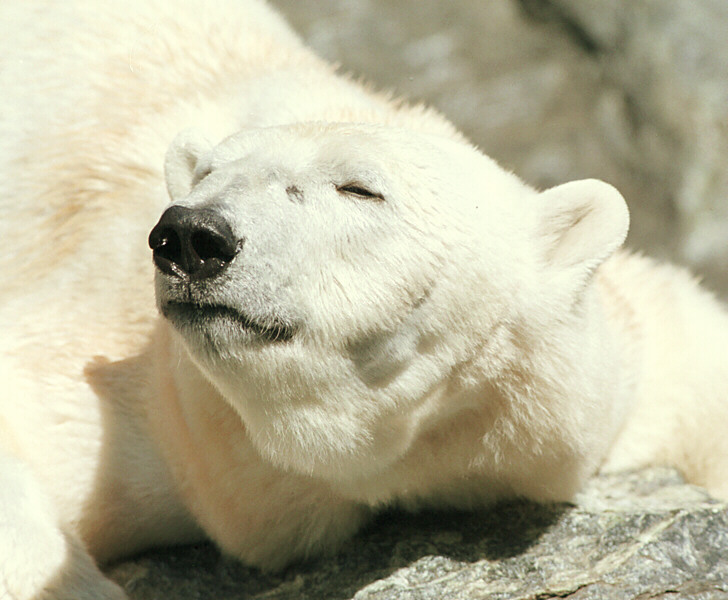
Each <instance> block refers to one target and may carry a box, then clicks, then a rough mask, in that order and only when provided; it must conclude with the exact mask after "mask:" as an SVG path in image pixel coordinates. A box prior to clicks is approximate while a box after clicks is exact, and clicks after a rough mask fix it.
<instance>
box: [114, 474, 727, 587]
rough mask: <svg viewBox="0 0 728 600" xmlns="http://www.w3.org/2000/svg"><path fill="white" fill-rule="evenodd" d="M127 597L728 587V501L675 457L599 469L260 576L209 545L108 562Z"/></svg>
mask: <svg viewBox="0 0 728 600" xmlns="http://www.w3.org/2000/svg"><path fill="white" fill-rule="evenodd" d="M110 575H111V576H112V577H113V578H114V579H115V580H116V581H117V582H118V583H120V584H121V585H123V586H124V587H125V589H126V591H127V592H128V593H129V595H130V596H131V598H133V599H135V600H151V599H152V598H154V599H157V598H174V599H177V600H193V599H195V600H201V599H210V600H213V599H215V600H220V599H230V600H238V599H239V600H242V599H243V598H245V599H261V600H262V599H264V598H265V599H270V600H294V599H296V600H334V599H336V600H344V599H352V600H430V599H432V600H456V599H457V600H470V599H486V598H487V599H490V600H517V599H518V600H526V599H528V600H546V599H548V598H573V599H579V600H586V599H595V600H596V599H600V600H611V599H613V600H625V599H628V598H644V599H647V598H663V597H664V598H668V597H669V598H670V599H672V600H681V599H688V598H689V599H691V600H697V599H705V600H709V599H711V600H712V599H718V598H728V505H726V504H725V503H721V502H718V501H715V500H713V499H711V498H710V497H709V496H708V495H707V494H706V493H705V492H704V491H702V490H700V489H699V488H696V487H694V486H690V485H686V484H684V483H683V482H682V480H681V479H680V477H679V476H678V475H677V474H676V473H675V472H674V471H672V470H670V469H651V470H646V471H642V472H637V473H627V474H618V475H610V476H600V477H598V478H595V479H594V480H593V481H592V482H591V484H590V485H589V486H588V487H587V489H586V490H585V491H584V492H583V493H582V494H580V495H579V497H578V498H577V500H576V503H575V505H546V506H544V505H537V504H532V503H528V502H513V503H508V504H502V505H499V506H497V507H495V508H493V509H491V510H481V511H475V512H468V513H458V512H426V513H422V514H418V515H412V514H408V513H403V512H397V511H390V512H387V513H385V514H383V515H382V516H381V517H379V518H378V519H377V520H376V521H375V522H374V523H373V524H372V525H370V526H369V527H368V528H366V529H365V530H364V531H363V532H362V533H360V534H359V535H358V536H356V537H355V538H354V539H353V540H351V542H349V543H347V544H345V546H344V547H343V548H342V549H341V551H340V552H339V553H338V554H336V555H334V556H331V557H324V558H321V559H318V560H316V561H314V562H311V563H308V564H305V565H297V566H294V567H291V568H290V569H288V570H287V571H286V572H284V573H281V574H274V575H271V574H262V573H261V572H260V571H258V570H255V569H249V568H246V567H244V566H242V565H240V564H237V563H235V562H232V561H230V560H226V559H224V558H222V557H220V556H219V555H218V553H217V552H216V550H215V549H214V548H213V547H212V546H209V545H199V546H192V547H188V548H180V549H174V550H167V551H162V552H156V553H152V554H148V555H145V556H143V557H140V558H138V559H136V560H134V561H130V562H125V563H122V564H119V565H116V566H115V567H113V568H111V570H110Z"/></svg>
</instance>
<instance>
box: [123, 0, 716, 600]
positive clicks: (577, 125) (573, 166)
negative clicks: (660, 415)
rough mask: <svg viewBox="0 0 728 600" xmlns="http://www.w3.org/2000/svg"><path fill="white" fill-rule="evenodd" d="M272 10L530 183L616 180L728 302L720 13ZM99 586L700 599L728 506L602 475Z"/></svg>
mask: <svg viewBox="0 0 728 600" xmlns="http://www.w3.org/2000/svg"><path fill="white" fill-rule="evenodd" d="M271 1H272V3H273V4H274V5H276V6H278V7H279V8H280V9H281V10H282V12H283V13H284V14H286V15H287V16H288V18H289V20H290V21H291V23H292V24H293V25H294V27H295V28H296V29H297V30H298V31H299V32H301V34H302V35H303V37H304V38H305V39H306V40H307V41H308V43H309V44H310V45H311V46H312V47H313V48H315V49H316V50H317V51H318V52H319V53H320V54H321V55H323V56H324V57H326V58H328V59H330V60H332V61H337V62H339V63H340V64H341V69H342V70H343V71H348V72H351V73H353V74H355V75H357V76H363V77H365V78H366V79H367V80H369V81H370V82H372V83H374V84H375V85H377V86H378V87H380V88H386V89H392V90H396V91H397V92H398V93H399V94H401V95H404V96H407V97H409V98H411V99H413V100H422V101H425V102H427V103H428V104H432V105H434V106H436V107H438V108H439V109H440V110H441V111H442V112H444V113H445V114H446V115H448V116H449V117H450V118H451V119H452V120H453V121H454V122H455V123H456V124H457V125H458V126H459V127H460V128H461V129H462V130H463V131H464V132H465V133H466V134H467V135H468V136H469V137H470V138H471V139H472V140H473V141H474V142H475V143H476V144H478V145H479V146H480V147H481V148H482V149H483V150H484V151H485V152H486V153H487V154H489V155H491V156H493V157H494V158H496V159H497V160H498V161H499V162H500V163H501V164H502V165H504V166H505V167H507V168H509V169H512V170H514V171H515V172H516V173H518V174H519V175H521V176H522V177H523V178H524V179H526V180H527V181H529V182H530V183H532V184H534V185H536V186H539V187H542V188H545V187H549V186H551V185H554V184H558V183H561V182H564V181H567V180H570V179H577V178H585V177H598V178H601V179H604V180H606V181H609V182H611V183H613V184H614V185H615V186H617V187H618V188H619V189H620V190H621V191H622V193H623V194H624V196H625V198H626V199H627V201H628V203H629V205H630V210H631V213H632V228H631V233H630V238H629V240H628V244H629V245H630V246H631V247H633V248H640V249H643V250H645V251H646V252H647V253H649V254H651V255H653V256H658V257H661V258H666V259H670V260H673V261H675V262H679V263H682V264H685V265H689V266H691V267H692V268H693V269H695V270H696V271H697V272H699V273H701V274H702V275H703V276H704V279H705V282H706V284H707V285H708V286H709V287H712V288H713V289H714V290H716V291H718V292H719V293H721V294H723V295H724V297H725V296H726V295H727V294H728V2H726V0H659V1H657V0H654V1H652V0H478V1H473V0H306V1H301V0H271ZM109 573H110V574H111V576H112V577H113V578H115V579H116V580H117V581H118V582H119V583H121V584H122V585H123V586H124V587H125V589H126V590H127V592H128V593H129V595H130V596H131V597H132V598H133V599H136V600H147V599H153V598H154V599H156V598H169V599H170V600H171V599H179V600H192V599H196V600H197V599H210V600H225V599H230V600H237V599H244V598H245V599H248V598H250V599H260V600H262V599H270V600H284V599H285V600H294V599H296V600H297V599H301V600H329V599H330V600H334V599H336V600H339V599H341V600H345V599H356V600H375V599H376V600H385V599H386V600H390V599H392V600H425V599H432V600H455V599H458V600H461V599H462V600H468V599H476V598H477V599H485V598H488V599H494V600H507V599H508V600H511V599H513V600H515V599H519V600H547V599H549V598H570V599H578V600H586V599H608V600H609V599H614V600H624V599H627V598H640V599H647V598H670V599H691V600H712V599H719V598H728V505H726V504H725V503H721V502H717V501H715V500H712V499H710V498H709V497H708V496H707V495H706V494H705V493H704V492H702V491H701V490H699V489H697V488H694V487H692V486H688V485H685V484H684V483H683V482H682V481H681V480H680V478H679V476H678V475H677V474H676V473H674V472H672V471H669V470H665V469H653V470H648V471H645V472H641V473H626V474H622V475H614V476H609V477H606V476H602V477H599V478H596V479H595V480H594V481H593V482H592V484H591V485H590V487H589V488H588V489H587V490H586V491H585V492H584V493H583V494H581V496H580V497H579V498H578V499H577V501H576V502H575V505H573V506H572V505H568V506H567V505H558V506H538V505H534V504H529V503H522V502H517V503H511V504H506V505H502V506H499V507H496V508H494V509H493V510H489V511H479V512H475V513H466V514H462V513H426V514H421V515H408V514H405V513H401V512H397V511H390V512H387V513H385V514H384V515H382V516H381V517H380V518H379V519H378V520H376V521H375V522H374V523H373V524H372V525H371V526H369V527H368V528H367V529H365V531H363V532H362V533H361V534H360V535H359V536H357V537H356V538H355V539H354V540H352V541H351V543H349V544H347V545H346V547H345V548H343V549H342V550H341V552H340V553H339V554H337V555H336V556H333V557H327V558H322V559H319V560H317V561H315V562H311V563H308V564H303V565H297V566H294V567H292V568H290V569H289V570H287V571H286V572H284V573H280V574H275V575H269V574H263V573H260V572H259V571H256V570H254V569H248V568H246V567H243V566H242V565H239V564H237V563H234V562H231V561H228V560H225V559H224V558H221V557H220V556H219V555H218V554H217V552H216V551H215V549H214V548H213V547H212V546H210V545H200V546H193V547H188V548H180V549H174V550H165V551H160V552H156V553H151V554H147V555H145V556H142V557H139V558H137V559H136V560H133V561H128V562H125V563H122V564H118V565H113V566H111V567H110V569H109Z"/></svg>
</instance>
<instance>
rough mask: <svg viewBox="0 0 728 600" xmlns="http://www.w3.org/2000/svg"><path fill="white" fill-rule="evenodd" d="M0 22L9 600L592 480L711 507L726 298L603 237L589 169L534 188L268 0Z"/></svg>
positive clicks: (607, 210) (716, 477)
mask: <svg viewBox="0 0 728 600" xmlns="http://www.w3.org/2000/svg"><path fill="white" fill-rule="evenodd" d="M0 33H1V34H2V35H0V40H2V41H1V42H0V44H1V45H2V46H1V49H2V52H1V53H0V56H2V59H0V60H2V63H0V64H1V66H0V87H1V88H2V89H3V94H2V95H1V96H0V110H1V112H2V114H3V119H2V121H0V169H2V172H3V177H2V180H1V181H2V183H0V186H2V193H1V194H0V198H1V199H0V211H1V213H2V218H1V219H0V236H1V239H2V240H3V246H2V252H1V253H0V272H1V273H2V274H3V285H2V286H0V288H1V289H0V327H1V328H2V331H3V335H2V338H1V339H0V376H1V378H2V385H3V387H2V392H0V481H1V482H2V485H1V486H0V596H3V597H5V596H7V597H11V598H19V599H22V600H30V599H33V600H40V599H55V600H59V599H70V598H73V599H81V600H83V599H92V598H93V599H99V598H105V599H121V598H124V597H125V595H124V592H123V590H121V589H120V588H119V587H118V586H116V585H115V584H114V583H112V582H111V581H109V580H107V579H106V578H105V577H104V576H103V574H102V573H101V571H100V570H99V567H98V566H97V565H98V564H102V563H104V562H105V561H108V560H111V559H114V558H117V557H120V556H124V555H128V554H130V553H133V552H136V551H139V550H141V549H144V548H148V547H150V546H158V545H163V544H173V543H183V542H188V541H192V540H197V539H201V538H203V537H209V538H211V539H213V540H214V541H215V542H216V543H217V544H218V545H219V546H220V547H221V548H222V550H223V551H224V552H226V553H228V554H230V555H232V556H235V557H237V558H239V559H241V560H243V561H245V562H247V563H248V564H251V565H256V566H259V567H261V568H266V569H271V568H278V567H281V566H283V565H285V564H287V563H289V562H290V561H292V560H296V559H298V558H301V557H305V556H309V555H312V554H314V553H316V552H321V551H325V550H327V549H330V548H334V547H335V546H336V545H337V544H338V543H340V542H341V541H342V540H344V539H346V538H347V537H348V536H350V535H352V534H353V533H354V532H355V531H356V530H357V528H358V527H359V526H360V525H361V523H363V522H364V521H365V520H366V519H367V517H368V515H370V514H371V513H372V512H373V511H375V510H376V509H377V508H378V507H380V506H382V505H385V504H389V503H393V502H399V503H402V504H404V505H407V506H412V507H419V506H427V505H441V506H442V505H447V506H461V507H470V506H478V505H486V504H488V503H490V502H493V501H494V500H497V499H500V498H508V497H514V496H521V497H526V498H531V499H534V500H537V501H554V500H556V501H558V500H568V499H569V498H571V497H572V496H573V494H574V493H575V492H576V491H577V490H578V489H579V487H580V486H581V485H582V483H583V482H584V481H585V480H586V479H587V478H588V477H589V476H590V475H592V474H593V473H594V472H595V471H597V470H598V469H600V468H603V469H624V468H634V467H639V466H643V465H647V464H656V463H659V464H671V465H675V466H677V467H678V468H680V469H681V470H682V471H683V472H684V473H685V475H686V476H687V477H688V478H689V479H690V480H691V481H693V482H695V483H697V484H700V485H704V486H706V487H708V489H710V490H711V491H712V492H714V493H715V494H718V495H722V496H724V497H726V496H728V439H727V436H725V435H724V432H725V430H726V425H727V424H728V397H727V396H728V367H727V366H726V358H725V357H726V356H728V313H727V312H726V309H725V308H724V307H723V306H721V305H720V304H719V303H718V302H717V301H716V300H715V299H714V298H713V297H711V295H710V294H709V293H707V292H705V291H703V290H701V289H700V288H699V287H698V285H697V284H696V283H695V282H694V281H693V279H692V278H691V276H689V275H688V274H686V273H685V272H683V271H681V270H679V269H676V268H674V267H671V266H668V265H659V264H656V263H654V262H653V261H651V260H649V259H646V258H642V257H639V256H635V255H632V254H629V253H626V252H624V251H622V250H620V249H619V248H620V246H621V244H622V242H623V240H624V237H625V235H626V232H627V228H628V212H627V209H626V206H625V203H624V200H623V199H622V197H621V196H620V195H619V193H618V192H617V191H616V190H615V189H614V188H612V187H611V186H609V185H608V184H606V183H602V182H599V181H593V180H586V181H576V182H571V183H566V184H563V185H560V186H557V187H555V188H553V189H550V190H546V191H543V192H539V191H537V190H535V189H533V188H531V187H529V186H528V185H526V184H525V183H523V182H522V181H521V180H519V179H518V178H517V177H516V176H515V175H513V174H511V173H509V172H507V171H505V170H504V169H502V168H501V167H499V166H498V165H497V164H496V163H495V162H494V161H493V160H491V159H490V158H488V157H486V156H484V155H483V154H482V153H480V152H479V151H478V150H477V149H476V148H474V147H473V146H472V145H470V144H469V143H468V142H467V141H466V140H465V139H464V138H463V137H462V136H461V135H460V134H459V133H457V131H456V130H455V129H454V128H453V126H452V125H451V124H450V123H449V122H448V121H447V120H446V119H445V118H444V117H442V116H440V115H439V114H437V113H436V112H434V111H432V110H429V109H426V108H422V107H417V106H414V107H413V106H410V105H407V104H405V103H402V102H394V101H392V100H389V99H388V98H386V97H385V96H382V95H379V94H377V93H375V92H373V91H371V90H369V89H367V88H365V87H363V86H362V85H360V84H358V83H354V82H352V81H350V80H348V79H347V78H345V77H341V76H338V75H336V74H335V73H334V71H333V70H332V69H331V67H329V66H328V65H326V64H325V63H323V62H322V61H320V60H319V59H318V58H316V57H315V56H313V55H312V54H311V53H309V52H308V51H307V50H306V49H305V48H304V47H303V46H302V44H301V43H300V41H299V40H298V38H297V37H296V36H295V35H294V34H293V33H292V32H291V31H290V30H289V29H288V27H287V26H286V25H285V24H284V23H283V22H282V21H281V20H280V18H279V17H278V16H277V15H276V14H275V13H274V12H273V11H272V10H270V9H269V8H268V7H267V6H266V5H265V4H263V3H261V2H259V1H257V0H237V1H233V0H230V1H220V2H215V3H214V6H213V3H207V2H205V1H203V0H186V1H185V2H171V1H170V0H153V1H151V2H149V1H146V0H145V1H144V2H142V1H141V0H134V2H131V3H125V4H124V5H123V6H122V5H121V3H115V2H112V1H111V0H104V1H102V2H95V3H93V6H91V5H88V4H85V3H81V2H64V3H59V2H53V1H52V0H33V1H32V2H31V1H27V0H23V1H22V2H21V1H19V0H12V1H6V2H3V3H2V5H0ZM179 132H181V133H179ZM170 142H171V144H170ZM163 167H164V169H163ZM170 200H171V203H170ZM149 247H151V255H152V256H151V257H150V249H149Z"/></svg>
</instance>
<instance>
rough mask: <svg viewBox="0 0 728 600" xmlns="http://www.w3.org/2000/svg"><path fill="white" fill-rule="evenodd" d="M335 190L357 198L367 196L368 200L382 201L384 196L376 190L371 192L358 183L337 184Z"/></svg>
mask: <svg viewBox="0 0 728 600" xmlns="http://www.w3.org/2000/svg"><path fill="white" fill-rule="evenodd" d="M336 191H337V192H339V193H341V194H348V195H350V196H357V197H359V198H367V199H369V200H377V201H384V196H382V194H380V193H378V192H373V191H371V190H369V189H367V188H365V187H364V186H363V185H360V184H358V183H348V184H346V185H337V186H336Z"/></svg>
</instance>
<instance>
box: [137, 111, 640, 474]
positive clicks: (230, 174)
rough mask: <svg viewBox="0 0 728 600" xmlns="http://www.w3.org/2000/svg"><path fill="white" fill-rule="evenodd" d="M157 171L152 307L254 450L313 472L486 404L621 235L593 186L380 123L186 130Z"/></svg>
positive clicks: (384, 455)
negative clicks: (538, 187)
mask: <svg viewBox="0 0 728 600" xmlns="http://www.w3.org/2000/svg"><path fill="white" fill-rule="evenodd" d="M166 172H167V187H168V189H169V192H170V195H171V197H172V200H173V203H172V205H171V207H170V208H169V209H168V210H167V211H166V212H165V213H164V215H163V216H162V219H161V220H160V223H159V224H158V225H157V226H156V227H155V229H154V230H153V231H152V234H151V235H150V244H151V246H152V248H153V249H154V255H155V263H156V265H157V267H158V269H157V277H156V291H157V299H158V305H159V308H160V310H161V312H162V314H163V315H164V316H165V317H166V319H167V320H168V321H169V323H171V325H172V328H173V330H174V331H175V332H176V333H175V335H176V337H177V339H178V340H179V343H181V344H182V345H183V346H184V348H185V349H186V351H187V352H188V353H189V355H190V357H191V359H192V361H193V362H194V363H195V364H196V366H197V367H199V369H200V371H201V372H202V373H203V374H204V376H205V377H206V378H208V379H209V381H210V382H212V384H213V385H214V387H215V388H216V389H217V390H219V391H220V393H221V394H222V395H223V396H224V397H225V399H226V400H227V402H229V403H230V405H231V406H233V407H234V409H235V410H236V411H237V412H238V413H239V415H240V416H241V418H242V420H243V421H244V423H245V425H246V429H247V431H248V433H249V435H250V437H251V439H252V441H253V443H254V444H255V445H256V447H257V448H258V450H259V451H260V452H261V453H262V454H263V455H264V456H266V457H268V458H269V459H270V460H272V461H274V462H276V463H277V464H279V465H281V466H283V467H285V468H290V469H294V470H296V471H298V472H302V473H310V474H315V475H317V476H321V477H325V478H341V477H344V476H350V474H352V473H356V474H357V476H362V477H366V476H369V475H372V474H375V473H376V472H377V471H379V470H381V469H384V468H386V466H387V465H389V464H391V463H393V462H394V461H396V460H397V459H398V457H401V456H402V455H403V454H404V453H406V452H407V450H408V448H409V447H410V445H411V444H412V443H413V440H415V439H416V438H417V436H418V435H420V434H421V433H422V432H423V431H426V430H427V429H428V428H431V427H433V426H435V425H436V424H437V423H438V422H439V421H440V420H442V419H446V418H448V417H449V416H451V415H452V414H453V413H456V412H458V411H461V410H463V409H465V408H467V407H468V406H471V405H472V404H473V403H478V402H483V401H487V398H485V397H484V394H486V392H485V389H486V388H487V387H488V386H490V385H492V382H494V381H497V380H498V378H499V375H500V374H501V373H502V372H503V371H504V370H505V369H512V368H513V367H514V365H515V364H517V363H518V362H519V361H521V360H523V354H524V352H526V350H525V349H524V340H527V339H529V336H538V335H545V332H546V331H548V327H549V323H550V322H552V321H558V319H559V315H560V313H561V312H563V311H568V310H569V309H570V307H571V306H573V305H574V304H575V303H576V302H577V301H578V298H579V295H580V294H581V293H582V290H584V289H585V288H586V287H588V283H589V281H590V279H591V276H592V274H593V272H594V270H595V269H596V267H597V266H598V265H599V264H600V263H601V262H602V261H603V260H604V259H605V258H607V257H608V256H609V255H610V254H611V253H612V252H613V251H614V250H615V249H616V248H617V247H618V246H619V245H620V244H621V243H622V241H623V239H624V236H625V233H626V229H627V212H626V209H625V206H624V202H623V200H622V199H621V197H620V196H619V194H618V193H616V192H615V191H614V190H613V189H612V188H611V187H610V186H607V185H606V184H603V183H601V182H595V181H586V182H575V183H571V184H566V185H564V186H560V187H558V188H554V189H552V190H549V191H547V192H543V193H538V192H536V191H535V190H533V189H531V188H529V187H527V186H526V185H524V184H523V183H522V182H521V181H520V180H519V179H517V178H516V177H515V176H514V175H512V174H510V173H508V172H506V171H505V170H503V169H502V168H500V167H499V166H498V165H497V164H495V163H494V162H493V161H492V160H491V159H489V158H487V157H486V156H484V155H482V154H481V153H480V152H478V151H477V150H476V149H474V148H472V147H471V146H469V145H467V144H465V143H462V142H458V141H453V140H450V139H445V138H440V137H436V136H432V135H425V134H420V133H415V132H413V131H408V130H403V129H396V128H391V127H384V126H375V125H348V124H320V123H312V124H297V125H291V126H283V127H274V128H267V129H259V130H250V131H245V132H243V133H239V134H236V135H234V136H232V137H230V138H228V139H226V140H224V141H223V142H221V143H220V144H219V145H217V146H215V147H210V146H209V145H207V144H206V143H205V142H204V140H202V139H201V138H200V137H198V136H197V135H195V134H194V133H191V132H186V133H183V134H180V136H179V137H178V138H177V140H176V141H175V142H174V143H173V145H172V147H171V148H170V150H169V152H168V157H167V162H166ZM347 474H348V475H347Z"/></svg>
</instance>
